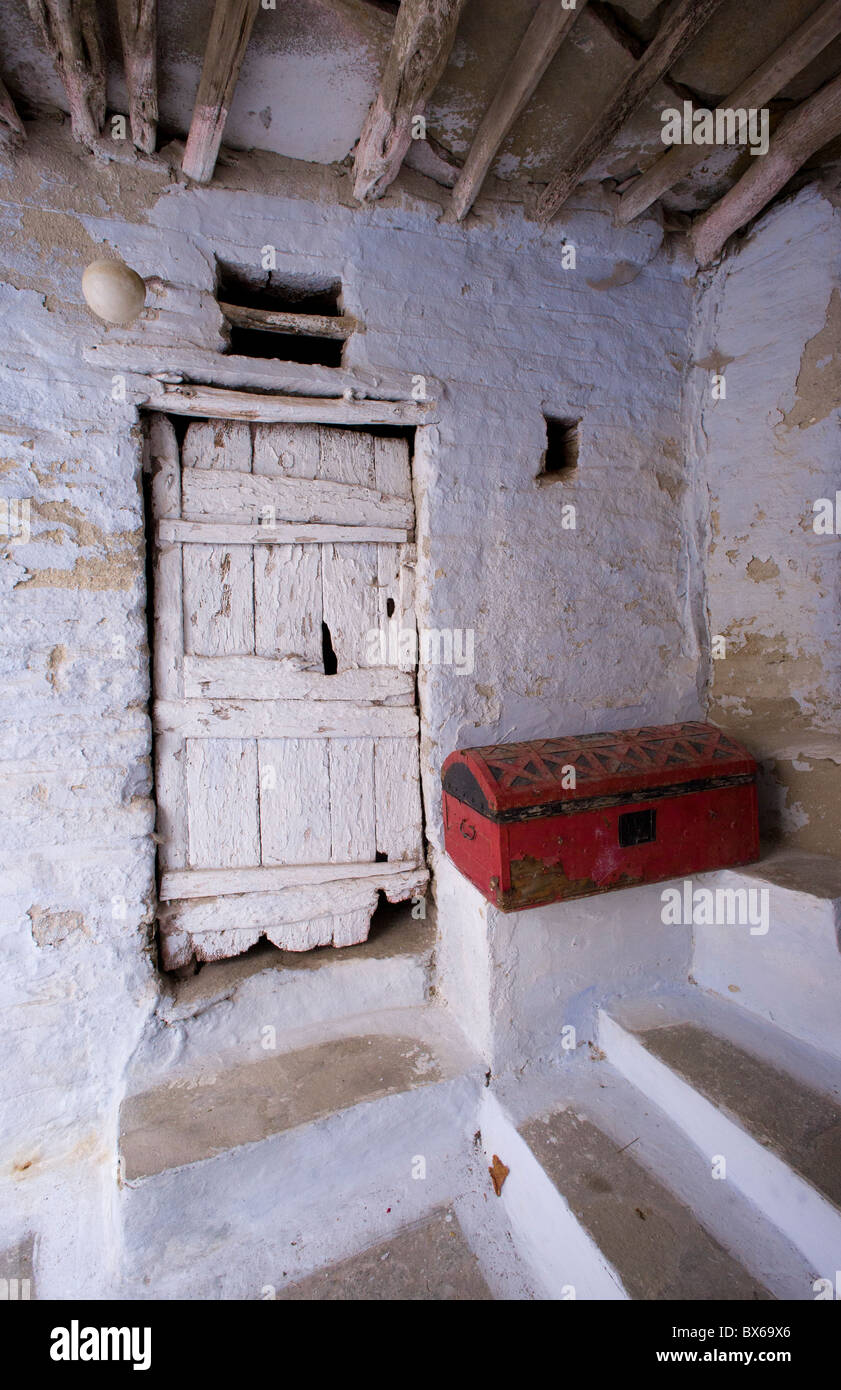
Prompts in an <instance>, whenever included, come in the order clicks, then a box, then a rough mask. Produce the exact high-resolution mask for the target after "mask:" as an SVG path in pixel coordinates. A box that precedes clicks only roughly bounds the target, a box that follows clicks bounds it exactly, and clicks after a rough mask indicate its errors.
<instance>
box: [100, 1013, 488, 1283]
mask: <svg viewBox="0 0 841 1390" xmlns="http://www.w3.org/2000/svg"><path fill="white" fill-rule="evenodd" d="M290 1037H291V1035H290ZM287 1041H289V1040H287ZM294 1043H295V1045H294V1047H290V1046H286V1045H285V1046H284V1049H283V1050H278V1052H277V1053H276V1054H271V1055H268V1056H265V1055H264V1057H263V1059H262V1060H259V1061H250V1062H243V1063H241V1064H239V1065H237V1066H234V1067H232V1068H227V1069H226V1070H224V1071H221V1072H219V1073H218V1074H217V1075H215V1076H214V1075H213V1074H212V1073H210V1072H208V1071H206V1070H205V1071H202V1072H200V1073H199V1074H197V1075H196V1076H194V1077H192V1078H190V1077H188V1076H185V1075H184V1074H183V1072H181V1071H179V1072H177V1073H176V1074H174V1075H173V1077H172V1078H170V1081H169V1083H168V1084H164V1085H159V1086H157V1087H155V1088H154V1089H152V1090H150V1091H148V1092H146V1093H141V1094H135V1095H133V1096H130V1097H129V1098H128V1099H127V1100H126V1101H125V1102H124V1105H123V1109H122V1112H121V1126H120V1128H121V1162H122V1167H123V1174H124V1178H123V1187H122V1191H121V1195H120V1213H121V1223H122V1235H123V1249H124V1270H125V1276H124V1281H123V1289H124V1292H125V1294H126V1296H138V1297H154V1298H213V1297H220V1298H248V1297H252V1298H259V1297H270V1296H273V1293H272V1292H271V1291H272V1290H276V1289H277V1288H280V1287H281V1286H283V1285H284V1284H285V1283H287V1282H291V1281H293V1280H294V1279H295V1278H300V1277H303V1276H305V1275H307V1274H310V1273H312V1272H314V1271H315V1270H317V1269H318V1268H320V1267H322V1266H324V1265H326V1264H327V1263H335V1262H336V1261H337V1260H340V1259H342V1258H343V1257H345V1256H348V1255H350V1254H353V1253H355V1252H356V1251H358V1250H359V1249H360V1248H363V1247H364V1246H365V1245H366V1244H371V1243H372V1242H375V1241H377V1240H381V1239H385V1238H388V1237H389V1236H390V1235H391V1234H393V1232H394V1231H395V1230H397V1229H399V1228H400V1227H402V1226H405V1225H407V1224H409V1223H411V1222H413V1221H417V1220H420V1219H422V1218H423V1217H424V1216H426V1215H427V1214H428V1213H429V1212H430V1211H431V1210H432V1209H433V1208H434V1207H436V1206H438V1205H440V1204H441V1203H442V1202H447V1201H449V1200H450V1198H451V1196H452V1193H453V1192H454V1191H456V1190H457V1181H456V1177H455V1174H456V1171H457V1170H458V1169H460V1168H461V1167H463V1165H464V1161H465V1155H466V1153H467V1152H468V1150H469V1145H470V1135H471V1134H472V1132H473V1131H474V1130H475V1128H476V1112H477V1109H478V1101H479V1096H480V1092H481V1091H482V1089H483V1088H484V1080H485V1069H484V1066H483V1064H482V1062H481V1061H480V1060H479V1059H478V1058H477V1057H476V1056H475V1054H473V1053H472V1052H471V1051H470V1050H469V1049H468V1048H467V1046H466V1045H465V1043H464V1041H463V1039H462V1037H461V1035H460V1034H459V1033H458V1032H457V1030H455V1029H454V1028H453V1026H452V1025H451V1024H450V1023H449V1021H448V1019H447V1016H446V1014H445V1012H444V1011H443V1010H440V1009H437V1008H432V1007H425V1008H415V1009H398V1010H394V1011H391V1012H387V1013H379V1014H372V1015H369V1016H366V1017H365V1018H362V1019H357V1020H356V1022H355V1025H354V1026H353V1028H349V1027H348V1023H347V1021H345V1023H344V1024H342V1025H341V1026H339V1025H334V1026H332V1027H330V1028H325V1027H319V1028H309V1029H303V1030H301V1031H300V1033H299V1034H298V1035H297V1037H295V1039H294ZM267 1289H268V1290H269V1291H270V1292H269V1293H266V1292H263V1291H264V1290H267Z"/></svg>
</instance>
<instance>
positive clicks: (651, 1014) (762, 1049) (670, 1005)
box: [603, 985, 841, 1100]
mask: <svg viewBox="0 0 841 1390" xmlns="http://www.w3.org/2000/svg"><path fill="white" fill-rule="evenodd" d="M603 1011H604V1012H606V1013H608V1014H609V1015H610V1017H611V1018H612V1019H613V1020H614V1021H615V1022H617V1023H619V1024H621V1025H622V1026H623V1027H625V1028H627V1029H629V1030H630V1031H632V1032H639V1031H640V1030H642V1029H648V1028H668V1027H671V1026H672V1025H674V1024H676V1023H694V1024H696V1025H697V1026H698V1027H699V1028H704V1029H705V1030H707V1031H708V1032H713V1033H716V1034H718V1036H719V1037H722V1038H726V1039H727V1040H728V1041H729V1042H732V1043H734V1044H735V1045H736V1046H737V1047H742V1048H744V1049H745V1051H746V1052H751V1053H753V1055H754V1056H756V1057H759V1058H760V1059H761V1060H762V1061H764V1062H768V1063H770V1064H771V1065H772V1066H776V1067H779V1069H780V1070H781V1071H784V1072H788V1074H789V1075H790V1076H792V1077H794V1078H795V1080H797V1081H800V1082H802V1083H803V1085H804V1086H809V1087H810V1088H811V1089H812V1090H815V1091H822V1092H823V1093H824V1094H825V1095H827V1096H829V1097H831V1098H832V1099H833V1100H839V1099H841V1061H839V1059H838V1058H837V1057H836V1056H835V1055H834V1054H833V1053H831V1052H824V1051H822V1050H820V1049H819V1048H817V1047H814V1046H813V1045H812V1044H811V1043H809V1042H806V1041H804V1039H802V1038H798V1037H795V1036H794V1035H793V1034H792V1033H787V1032H786V1031H785V1029H784V1028H781V1027H780V1026H779V1025H778V1024H776V1023H772V1022H770V1021H769V1020H768V1019H766V1018H763V1017H762V1016H761V1015H760V1014H757V1013H754V1012H753V1010H752V1009H748V1008H745V1007H744V1005H743V1004H742V1003H741V1001H740V1000H739V999H738V998H732V997H728V998H723V997H722V996H721V995H720V994H716V993H715V992H713V991H712V990H707V989H703V988H701V987H700V986H697V985H687V986H686V987H685V988H683V989H668V990H662V991H659V992H657V993H653V994H646V995H642V996H640V997H638V998H637V997H635V998H632V999H615V1000H612V1001H611V1002H610V1003H608V1004H605V1005H603Z"/></svg>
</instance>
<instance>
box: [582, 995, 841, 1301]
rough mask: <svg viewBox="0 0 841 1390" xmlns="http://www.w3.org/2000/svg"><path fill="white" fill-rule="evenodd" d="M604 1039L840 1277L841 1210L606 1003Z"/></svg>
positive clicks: (817, 1260) (821, 1269)
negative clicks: (663, 1059) (670, 1064)
mask: <svg viewBox="0 0 841 1390" xmlns="http://www.w3.org/2000/svg"><path fill="white" fill-rule="evenodd" d="M599 1042H600V1046H601V1047H602V1048H603V1050H604V1051H605V1052H606V1054H607V1057H608V1059H609V1061H610V1062H611V1063H612V1064H613V1065H614V1066H615V1067H616V1068H617V1069H618V1070H619V1071H620V1072H621V1073H622V1074H623V1075H624V1076H625V1077H627V1079H628V1080H629V1081H630V1082H632V1084H633V1085H635V1086H636V1087H638V1089H639V1090H640V1091H641V1092H643V1093H644V1094H645V1095H647V1096H649V1097H650V1098H651V1100H653V1101H654V1103H655V1104H656V1105H658V1106H659V1107H660V1109H661V1110H664V1111H665V1112H666V1114H667V1115H669V1116H670V1117H671V1118H672V1119H673V1120H674V1121H675V1122H676V1123H677V1124H679V1125H680V1127H681V1128H682V1129H683V1131H684V1132H685V1133H686V1134H687V1135H688V1137H689V1138H690V1139H691V1140H692V1142H693V1143H694V1144H696V1145H697V1147H698V1148H699V1149H700V1150H701V1151H702V1153H704V1154H706V1155H707V1157H708V1159H709V1161H710V1163H712V1159H713V1156H714V1155H716V1154H723V1155H724V1156H725V1157H726V1160H727V1180H728V1182H732V1183H733V1185H734V1186H735V1187H737V1188H738V1189H739V1191H741V1192H742V1193H744V1195H745V1196H746V1197H747V1198H748V1199H749V1200H750V1201H752V1202H754V1203H755V1204H756V1205H757V1206H758V1207H759V1209H760V1211H761V1212H763V1213H764V1214H765V1215H766V1216H767V1218H768V1219H769V1220H770V1221H772V1222H773V1223H774V1225H775V1226H776V1227H777V1228H778V1230H780V1231H781V1232H782V1233H783V1235H785V1236H786V1237H787V1238H788V1239H789V1240H790V1241H791V1242H792V1243H793V1244H794V1245H795V1246H796V1247H797V1249H798V1250H800V1251H802V1253H803V1254H804V1255H805V1256H806V1258H807V1260H809V1261H810V1262H811V1263H812V1265H813V1267H814V1269H815V1272H816V1277H831V1276H832V1277H834V1276H833V1271H834V1270H835V1269H836V1267H837V1263H838V1256H839V1252H841V1213H839V1212H838V1211H837V1209H836V1208H835V1207H834V1206H832V1204H831V1203H830V1202H828V1201H827V1200H826V1199H825V1198H824V1197H823V1196H822V1195H821V1194H820V1193H819V1192H818V1191H817V1190H816V1189H815V1188H813V1187H811V1186H810V1184H809V1183H807V1182H805V1181H804V1180H803V1179H802V1178H801V1177H799V1176H798V1175H797V1174H796V1173H794V1172H793V1171H792V1170H791V1169H790V1168H789V1167H788V1166H787V1165H786V1164H785V1163H784V1162H783V1161H782V1159H780V1158H778V1157H777V1155H776V1154H774V1153H771V1152H770V1151H769V1150H768V1149H766V1148H765V1147H764V1146H763V1145H762V1144H760V1143H758V1142H757V1141H756V1140H755V1139H754V1138H753V1137H752V1136H751V1135H750V1134H749V1133H748V1132H747V1131H746V1130H744V1129H743V1128H742V1126H741V1125H740V1124H739V1123H738V1121H737V1120H735V1119H733V1118H731V1117H730V1116H729V1115H726V1114H725V1113H724V1112H723V1111H722V1110H719V1109H717V1108H716V1106H715V1105H713V1104H712V1103H711V1102H710V1101H708V1100H707V1099H706V1097H704V1096H702V1095H700V1094H699V1093H698V1091H696V1090H695V1089H694V1088H693V1087H692V1086H691V1085H689V1084H688V1083H687V1082H686V1081H684V1080H683V1079H682V1078H681V1077H679V1076H678V1075H677V1074H676V1073H675V1072H674V1071H672V1069H671V1068H670V1067H668V1066H666V1065H665V1064H664V1063H663V1062H661V1061H660V1060H659V1058H657V1057H654V1056H653V1055H652V1054H651V1053H650V1052H649V1051H648V1050H647V1049H646V1048H645V1046H644V1044H643V1043H642V1042H641V1041H640V1040H639V1039H638V1038H637V1037H635V1036H634V1034H633V1033H632V1032H630V1031H628V1029H626V1028H624V1027H623V1026H622V1025H621V1024H620V1023H618V1022H617V1021H616V1019H615V1018H612V1017H611V1016H610V1014H609V1013H607V1012H606V1011H605V1010H604V1009H602V1010H600V1012H599Z"/></svg>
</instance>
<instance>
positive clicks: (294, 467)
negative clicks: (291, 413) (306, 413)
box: [252, 424, 319, 478]
mask: <svg viewBox="0 0 841 1390" xmlns="http://www.w3.org/2000/svg"><path fill="white" fill-rule="evenodd" d="M252 467H253V470H254V472H255V473H262V474H263V475H264V476H266V477H270V478H317V477H318V476H319V474H318V467H319V426H318V425H282V424H277V425H255V426H254V460H253V465H252Z"/></svg>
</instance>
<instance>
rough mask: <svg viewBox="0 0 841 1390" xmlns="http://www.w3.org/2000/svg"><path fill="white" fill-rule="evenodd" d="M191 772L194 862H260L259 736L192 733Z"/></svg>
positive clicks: (235, 865)
mask: <svg viewBox="0 0 841 1390" xmlns="http://www.w3.org/2000/svg"><path fill="white" fill-rule="evenodd" d="M186 777H187V807H188V821H189V845H190V867H191V868H194V869H211V868H219V869H224V868H244V867H246V866H248V865H257V864H259V863H260V835H259V827H258V812H257V805H258V801H257V745H256V743H255V741H254V740H253V739H237V738H230V739H227V738H198V739H193V738H188V739H187V749H186Z"/></svg>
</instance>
